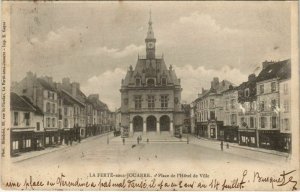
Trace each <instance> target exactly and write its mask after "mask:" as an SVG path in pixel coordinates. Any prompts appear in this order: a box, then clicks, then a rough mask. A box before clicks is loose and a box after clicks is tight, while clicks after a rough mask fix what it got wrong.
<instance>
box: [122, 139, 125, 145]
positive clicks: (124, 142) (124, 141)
mask: <svg viewBox="0 0 300 192" xmlns="http://www.w3.org/2000/svg"><path fill="white" fill-rule="evenodd" d="M122 141H123V145H125V138H124V137H123V139H122Z"/></svg>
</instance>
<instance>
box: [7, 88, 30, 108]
mask: <svg viewBox="0 0 300 192" xmlns="http://www.w3.org/2000/svg"><path fill="white" fill-rule="evenodd" d="M10 108H11V110H18V111H30V112H34V111H35V109H34V107H32V106H31V105H30V104H29V103H28V102H26V101H25V100H24V99H23V98H22V97H20V96H19V95H17V94H16V93H14V92H11V93H10Z"/></svg>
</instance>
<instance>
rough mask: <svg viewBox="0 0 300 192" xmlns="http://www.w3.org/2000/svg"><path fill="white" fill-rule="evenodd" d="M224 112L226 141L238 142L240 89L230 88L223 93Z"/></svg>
mask: <svg viewBox="0 0 300 192" xmlns="http://www.w3.org/2000/svg"><path fill="white" fill-rule="evenodd" d="M222 99H223V104H224V107H223V111H224V124H223V125H224V126H223V131H224V141H229V142H238V123H237V115H238V87H233V86H229V89H228V90H226V91H223V92H222Z"/></svg>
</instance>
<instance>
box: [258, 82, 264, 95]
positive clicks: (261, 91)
mask: <svg viewBox="0 0 300 192" xmlns="http://www.w3.org/2000/svg"><path fill="white" fill-rule="evenodd" d="M264 89H265V88H264V85H263V84H262V85H260V86H259V92H260V94H264V92H265V90H264Z"/></svg>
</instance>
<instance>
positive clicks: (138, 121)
mask: <svg viewBox="0 0 300 192" xmlns="http://www.w3.org/2000/svg"><path fill="white" fill-rule="evenodd" d="M133 131H134V132H137V131H143V118H142V117H141V116H135V117H134V118H133Z"/></svg>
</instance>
